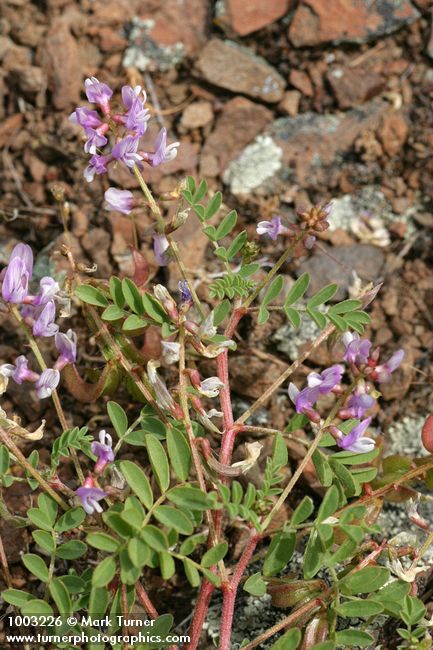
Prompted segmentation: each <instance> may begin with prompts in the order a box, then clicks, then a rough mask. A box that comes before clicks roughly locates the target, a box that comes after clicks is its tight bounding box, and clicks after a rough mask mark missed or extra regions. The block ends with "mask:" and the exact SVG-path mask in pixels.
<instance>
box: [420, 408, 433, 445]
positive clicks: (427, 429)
mask: <svg viewBox="0 0 433 650" xmlns="http://www.w3.org/2000/svg"><path fill="white" fill-rule="evenodd" d="M421 440H422V444H423V446H424V449H426V450H427V451H428V452H429V453H430V454H433V413H432V414H431V415H429V416H428V418H427V420H426V421H425V422H424V426H423V428H422V432H421Z"/></svg>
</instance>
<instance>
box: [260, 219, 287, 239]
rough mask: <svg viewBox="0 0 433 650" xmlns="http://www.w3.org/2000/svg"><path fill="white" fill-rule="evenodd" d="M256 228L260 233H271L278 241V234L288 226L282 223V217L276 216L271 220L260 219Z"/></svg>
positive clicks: (271, 236) (272, 237)
mask: <svg viewBox="0 0 433 650" xmlns="http://www.w3.org/2000/svg"><path fill="white" fill-rule="evenodd" d="M256 230H257V233H258V234H259V235H269V237H270V238H271V239H273V240H274V241H276V239H277V237H278V235H281V234H282V233H283V232H285V231H286V228H285V227H284V226H282V225H281V217H277V216H274V217H272V219H271V220H270V221H259V223H258V224H257V228H256Z"/></svg>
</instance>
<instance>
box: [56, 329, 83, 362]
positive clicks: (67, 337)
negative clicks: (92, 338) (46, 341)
mask: <svg viewBox="0 0 433 650" xmlns="http://www.w3.org/2000/svg"><path fill="white" fill-rule="evenodd" d="M54 342H55V344H56V348H57V351H58V352H59V353H60V356H59V358H58V359H57V361H56V363H55V366H54V367H55V369H56V370H62V369H63V368H64V367H65V366H67V365H68V364H70V363H75V361H76V360H77V335H76V334H75V332H73V331H72V330H71V329H69V330H68V331H67V332H66V334H65V333H64V332H57V334H56V335H55V337H54Z"/></svg>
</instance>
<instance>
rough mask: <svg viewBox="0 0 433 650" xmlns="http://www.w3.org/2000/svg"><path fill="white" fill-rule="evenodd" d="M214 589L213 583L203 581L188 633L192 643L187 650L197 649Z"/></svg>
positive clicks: (187, 646) (186, 647)
mask: <svg viewBox="0 0 433 650" xmlns="http://www.w3.org/2000/svg"><path fill="white" fill-rule="evenodd" d="M214 589H215V587H214V585H213V584H212V583H211V582H209V581H208V580H205V579H204V580H203V582H202V585H201V588H200V592H199V595H198V598H197V603H196V606H195V611H194V617H193V619H192V621H191V627H190V628H189V632H188V634H189V637H190V641H189V643H188V645H186V646H185V650H195V649H196V648H197V645H198V642H199V640H200V634H201V631H202V629H203V624H204V621H205V618H206V613H207V610H208V607H209V603H210V600H211V598H212V594H213V592H214Z"/></svg>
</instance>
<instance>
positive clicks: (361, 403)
mask: <svg viewBox="0 0 433 650" xmlns="http://www.w3.org/2000/svg"><path fill="white" fill-rule="evenodd" d="M375 402H376V400H375V399H374V397H373V396H372V395H369V394H368V393H367V392H366V389H365V384H364V385H363V386H362V385H359V386H357V387H356V388H355V390H354V391H353V393H352V395H351V396H350V397H349V399H348V401H347V407H346V408H345V409H344V416H345V417H351V418H357V419H358V420H359V419H360V418H362V417H364V415H365V413H366V412H367V411H368V409H371V408H372V406H374V404H375Z"/></svg>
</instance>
